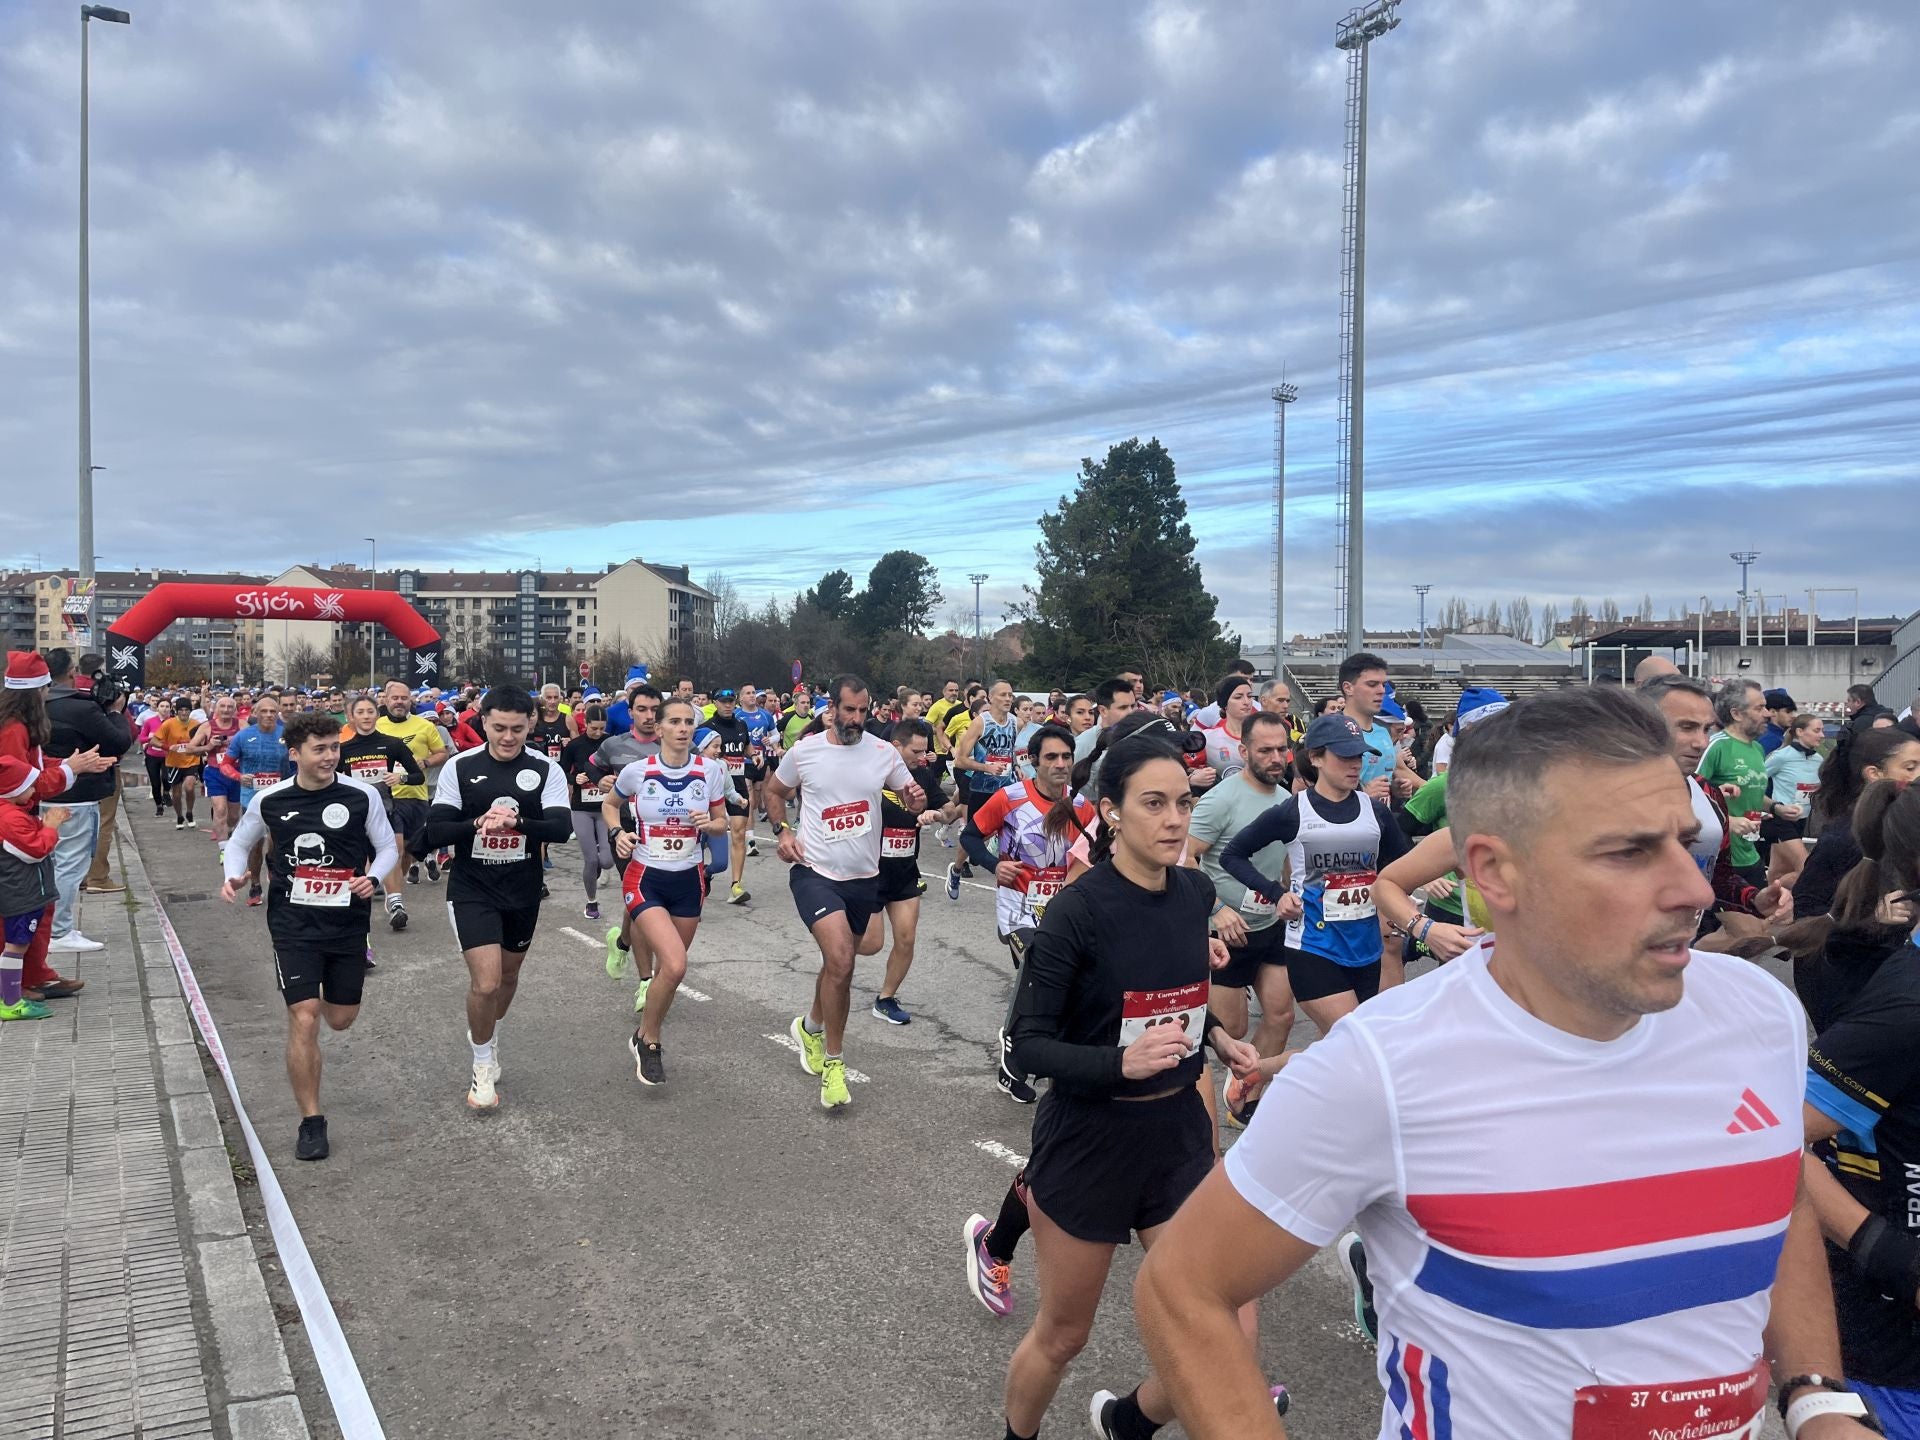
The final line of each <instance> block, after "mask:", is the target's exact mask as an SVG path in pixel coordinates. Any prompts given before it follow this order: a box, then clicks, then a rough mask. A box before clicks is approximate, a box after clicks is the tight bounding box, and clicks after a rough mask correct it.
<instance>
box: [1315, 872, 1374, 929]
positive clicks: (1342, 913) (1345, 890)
mask: <svg viewBox="0 0 1920 1440" xmlns="http://www.w3.org/2000/svg"><path fill="white" fill-rule="evenodd" d="M1373 881H1374V873H1373V871H1371V870H1354V871H1349V872H1348V873H1346V874H1344V875H1333V874H1329V875H1328V876H1327V878H1326V891H1325V893H1324V894H1323V895H1322V896H1321V899H1320V914H1321V917H1322V918H1323V919H1324V920H1326V922H1327V923H1328V924H1330V925H1331V924H1333V923H1335V922H1337V921H1341V920H1371V919H1373V913H1374V912H1373Z"/></svg>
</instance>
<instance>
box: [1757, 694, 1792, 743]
mask: <svg viewBox="0 0 1920 1440" xmlns="http://www.w3.org/2000/svg"><path fill="white" fill-rule="evenodd" d="M1766 707H1767V725H1766V728H1765V729H1764V730H1762V731H1761V732H1760V749H1761V752H1762V753H1763V754H1767V755H1771V754H1772V753H1773V752H1774V751H1776V750H1778V749H1779V748H1780V747H1781V746H1782V745H1784V744H1786V743H1787V735H1788V733H1789V732H1791V731H1792V729H1793V717H1794V716H1795V715H1797V714H1799V713H1800V707H1799V706H1798V705H1796V704H1794V701H1793V696H1791V695H1789V694H1788V693H1787V692H1786V691H1785V690H1769V691H1767V693H1766Z"/></svg>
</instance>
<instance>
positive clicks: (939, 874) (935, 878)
mask: <svg viewBox="0 0 1920 1440" xmlns="http://www.w3.org/2000/svg"><path fill="white" fill-rule="evenodd" d="M920 878H921V879H922V880H928V881H931V882H932V883H933V886H934V888H935V889H938V888H939V887H941V886H942V885H945V884H946V883H947V872H946V871H945V870H940V871H936V872H935V873H933V874H931V875H929V874H928V873H927V872H926V871H924V870H922V871H921V872H920ZM960 883H961V884H962V885H970V886H972V887H973V888H974V889H975V890H998V889H999V888H1000V887H999V886H998V885H982V884H981V883H980V882H979V881H978V880H962V881H961V882H960Z"/></svg>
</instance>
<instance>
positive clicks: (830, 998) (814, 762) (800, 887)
mask: <svg viewBox="0 0 1920 1440" xmlns="http://www.w3.org/2000/svg"><path fill="white" fill-rule="evenodd" d="M827 694H828V695H829V696H830V697H831V698H830V701H829V704H830V707H831V708H830V709H829V710H828V712H827V723H826V726H825V728H824V729H822V730H821V731H820V732H819V733H817V734H813V735H807V736H804V737H797V738H798V743H796V744H794V745H792V746H791V747H789V748H788V750H787V753H786V754H785V755H784V756H782V757H781V760H780V765H779V768H778V769H776V770H775V771H774V773H773V776H772V778H771V779H769V780H768V782H767V813H768V815H769V816H770V817H771V818H772V821H773V833H774V834H775V835H777V836H779V838H780V858H781V859H782V860H784V861H786V862H787V863H788V864H789V865H791V866H792V867H793V869H792V871H791V872H790V873H789V875H788V877H787V878H788V883H789V886H790V888H791V889H792V891H793V901H794V906H795V908H796V909H798V910H799V912H800V923H801V924H803V925H805V926H806V927H807V929H808V930H809V931H810V932H811V933H812V935H813V939H814V943H815V944H816V945H818V946H819V947H820V974H819V977H818V979H817V980H816V981H815V982H814V990H813V1004H812V1007H811V1008H810V1009H809V1010H808V1011H807V1013H806V1014H804V1015H796V1016H795V1017H794V1020H793V1024H792V1025H791V1026H789V1027H788V1029H789V1032H790V1033H791V1034H792V1036H793V1041H794V1044H795V1045H796V1046H798V1047H799V1050H800V1065H801V1068H802V1069H804V1070H805V1071H806V1072H807V1073H808V1074H809V1075H817V1076H819V1077H820V1104H821V1106H822V1108H824V1109H827V1110H835V1109H838V1108H840V1107H841V1106H843V1105H847V1104H850V1103H852V1099H853V1097H852V1096H851V1095H849V1094H848V1093H847V1066H846V1060H845V1058H844V1048H843V1047H844V1046H845V1043H846V1028H847V1010H848V1007H849V1004H850V1000H851V996H852V992H853V957H854V952H855V947H856V945H857V944H858V942H859V938H860V937H861V936H862V935H864V934H866V930H867V926H868V925H869V924H871V923H872V920H873V917H874V915H875V913H876V912H877V911H878V910H879V909H880V892H879V883H878V881H879V874H880V841H881V809H880V798H881V791H883V790H892V791H893V792H894V793H895V794H896V795H898V796H899V797H900V800H901V808H903V809H904V810H906V812H907V813H908V814H910V815H918V814H919V813H920V812H921V811H922V810H924V809H925V808H926V804H927V793H926V791H924V790H923V789H921V788H920V785H919V782H917V781H916V780H915V779H914V778H913V774H912V772H911V771H909V770H908V769H907V763H906V761H905V760H903V759H902V758H901V756H900V752H899V750H898V749H896V748H895V747H894V746H892V745H889V744H887V742H886V741H884V740H880V739H876V738H875V737H874V736H872V735H869V734H867V730H866V725H867V712H868V709H869V707H870V704H871V700H870V698H869V695H868V691H867V682H866V681H864V680H862V679H860V678H859V677H858V676H857V675H840V676H837V677H836V678H835V679H834V681H833V683H832V684H831V685H830V686H829V687H828V690H827ZM796 790H797V791H799V793H800V824H799V827H798V828H796V827H794V826H792V825H789V824H788V823H787V800H788V798H789V797H790V796H792V795H793V793H794V792H795V791H796Z"/></svg>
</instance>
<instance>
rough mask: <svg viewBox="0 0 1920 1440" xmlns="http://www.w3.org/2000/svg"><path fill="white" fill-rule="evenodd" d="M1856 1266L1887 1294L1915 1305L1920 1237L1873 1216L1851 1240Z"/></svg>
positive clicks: (1919, 1286) (1919, 1285) (1919, 1280)
mask: <svg viewBox="0 0 1920 1440" xmlns="http://www.w3.org/2000/svg"><path fill="white" fill-rule="evenodd" d="M1847 1254H1848V1256H1849V1257H1851V1258H1852V1260H1853V1265H1854V1268H1855V1269H1856V1270H1858V1271H1859V1272H1860V1273H1861V1274H1862V1275H1864V1276H1865V1277H1866V1278H1867V1279H1869V1280H1871V1281H1872V1282H1873V1283H1874V1284H1875V1285H1878V1286H1879V1287H1880V1289H1881V1290H1882V1291H1883V1292H1884V1293H1885V1294H1887V1295H1889V1296H1891V1297H1893V1298H1894V1299H1896V1300H1899V1301H1902V1302H1903V1303H1905V1304H1908V1305H1911V1304H1913V1301H1914V1295H1915V1293H1916V1292H1920V1239H1916V1238H1915V1237H1914V1236H1913V1235H1912V1234H1911V1233H1910V1232H1908V1231H1906V1230H1896V1229H1895V1228H1894V1227H1893V1226H1892V1225H1890V1224H1889V1223H1888V1222H1887V1219H1886V1217H1885V1216H1882V1215H1869V1216H1868V1217H1867V1218H1866V1219H1865V1220H1863V1221H1862V1222H1861V1223H1860V1228H1859V1229H1858V1230H1856V1231H1854V1232H1853V1239H1851V1240H1849V1241H1848V1242H1847Z"/></svg>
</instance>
